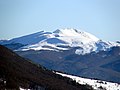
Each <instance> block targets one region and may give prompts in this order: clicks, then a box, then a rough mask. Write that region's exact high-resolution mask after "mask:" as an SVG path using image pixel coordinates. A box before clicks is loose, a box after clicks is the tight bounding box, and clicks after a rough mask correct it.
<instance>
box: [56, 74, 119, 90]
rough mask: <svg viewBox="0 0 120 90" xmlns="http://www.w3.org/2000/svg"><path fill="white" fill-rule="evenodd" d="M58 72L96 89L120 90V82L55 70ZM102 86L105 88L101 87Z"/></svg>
mask: <svg viewBox="0 0 120 90" xmlns="http://www.w3.org/2000/svg"><path fill="white" fill-rule="evenodd" d="M55 73H56V74H59V75H62V76H64V77H69V78H71V79H73V80H75V81H76V82H78V83H79V84H84V85H85V84H88V85H90V86H92V87H93V88H94V89H95V90H104V89H106V90H120V84H118V83H112V82H106V81H102V80H94V79H87V78H81V77H77V76H72V75H67V74H63V73H59V72H55ZM100 87H102V88H103V89H100Z"/></svg>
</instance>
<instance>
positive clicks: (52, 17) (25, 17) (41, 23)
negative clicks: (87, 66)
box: [0, 0, 120, 41]
mask: <svg viewBox="0 0 120 90" xmlns="http://www.w3.org/2000/svg"><path fill="white" fill-rule="evenodd" d="M58 28H76V29H82V30H85V31H87V32H89V33H91V34H93V35H95V36H97V37H98V38H100V39H103V40H107V41H108V40H109V41H117V40H120V35H119V34H120V0H0V39H9V38H14V37H19V36H23V35H27V34H30V33H34V32H38V31H41V30H44V31H54V30H56V29H58Z"/></svg>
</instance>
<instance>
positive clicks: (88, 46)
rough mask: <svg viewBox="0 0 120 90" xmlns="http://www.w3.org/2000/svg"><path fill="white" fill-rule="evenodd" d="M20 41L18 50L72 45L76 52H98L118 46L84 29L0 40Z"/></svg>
mask: <svg viewBox="0 0 120 90" xmlns="http://www.w3.org/2000/svg"><path fill="white" fill-rule="evenodd" d="M11 43H20V44H23V47H21V48H19V49H18V50H19V51H26V50H53V51H59V50H69V49H70V48H72V47H79V48H78V49H76V51H75V53H76V54H79V55H80V54H82V55H84V54H86V53H90V52H94V51H95V52H98V51H100V50H104V51H105V50H107V49H109V48H110V47H113V46H120V44H118V43H113V42H105V41H102V40H100V39H98V38H97V37H95V36H94V35H92V34H90V33H87V32H85V31H80V30H76V29H71V28H66V29H57V30H56V31H54V32H44V31H41V32H38V33H34V34H30V35H26V36H23V37H19V38H14V39H11V40H8V41H5V42H4V41H1V44H11Z"/></svg>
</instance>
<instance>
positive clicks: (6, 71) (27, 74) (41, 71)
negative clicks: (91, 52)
mask: <svg viewBox="0 0 120 90" xmlns="http://www.w3.org/2000/svg"><path fill="white" fill-rule="evenodd" d="M20 87H21V88H29V89H37V90H91V89H92V88H91V87H90V86H87V85H80V84H78V83H76V82H75V81H73V80H71V79H69V78H66V77H62V76H60V75H56V74H55V73H53V72H52V71H50V70H47V69H45V68H44V67H42V66H40V65H36V64H33V63H32V62H30V61H29V60H26V59H24V58H22V57H20V56H19V55H17V54H15V53H14V52H12V51H11V50H9V49H7V48H6V47H4V46H2V45H0V89H18V90H19V88H20Z"/></svg>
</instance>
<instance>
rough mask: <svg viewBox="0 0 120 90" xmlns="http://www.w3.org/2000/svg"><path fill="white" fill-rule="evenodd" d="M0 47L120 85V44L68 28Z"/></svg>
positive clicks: (47, 64)
mask: <svg viewBox="0 0 120 90" xmlns="http://www.w3.org/2000/svg"><path fill="white" fill-rule="evenodd" d="M0 44H2V45H4V46H6V47H8V48H10V49H12V50H14V51H15V52H16V53H18V54H19V55H20V56H22V57H25V58H29V59H31V60H32V61H33V62H35V63H39V64H41V65H43V66H45V67H46V68H49V69H53V70H59V71H64V72H67V73H70V74H75V75H78V76H82V77H88V78H97V79H101V80H107V81H113V82H118V83H120V43H119V41H118V42H110V41H104V40H101V39H99V38H97V37H95V36H94V35H92V34H90V33H87V32H84V31H80V30H76V29H71V28H66V29H57V30H56V31H54V32H44V31H41V32H37V33H34V34H30V35H26V36H23V37H18V38H13V39H11V40H1V41H0Z"/></svg>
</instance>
